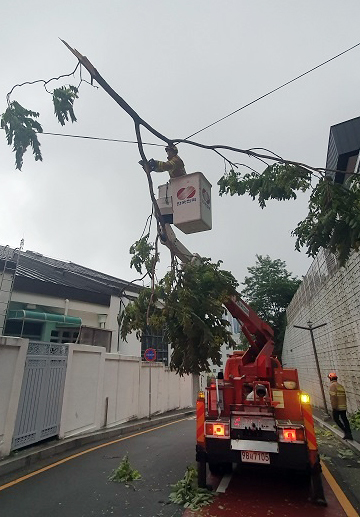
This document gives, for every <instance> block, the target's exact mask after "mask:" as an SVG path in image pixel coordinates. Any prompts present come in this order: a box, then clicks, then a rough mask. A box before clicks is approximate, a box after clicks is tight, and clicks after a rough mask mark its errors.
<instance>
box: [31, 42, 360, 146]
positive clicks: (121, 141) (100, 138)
mask: <svg viewBox="0 0 360 517" xmlns="http://www.w3.org/2000/svg"><path fill="white" fill-rule="evenodd" d="M359 46H360V42H359V43H356V45H353V46H352V47H350V48H348V49H346V50H344V51H343V52H340V54H337V55H336V56H333V57H331V58H330V59H327V60H326V61H323V62H322V63H320V64H319V65H317V66H314V67H313V68H311V69H310V70H307V72H304V73H302V74H300V75H298V76H297V77H294V78H293V79H291V80H290V81H287V82H286V83H284V84H282V85H281V86H278V87H277V88H274V89H273V90H271V91H269V92H267V93H265V94H264V95H261V96H260V97H257V98H256V99H254V100H253V101H251V102H248V103H247V104H244V106H241V107H240V108H238V109H236V110H234V111H232V112H231V113H228V114H227V115H225V116H224V117H221V118H219V119H218V120H216V121H215V122H212V123H211V124H208V125H207V126H205V127H203V128H202V129H199V130H198V131H196V132H195V133H192V134H191V135H189V136H187V137H186V138H184V140H188V139H189V138H192V137H193V136H195V135H198V134H199V133H201V132H202V131H205V129H208V128H209V127H212V126H215V124H218V123H219V122H222V121H223V120H225V119H227V118H229V117H231V116H232V115H235V113H238V112H239V111H241V110H243V109H245V108H247V107H248V106H251V105H252V104H255V102H258V101H259V100H261V99H264V98H265V97H268V96H269V95H271V94H272V93H275V92H277V91H278V90H281V88H284V87H285V86H287V85H288V84H291V83H293V82H295V81H297V80H298V79H300V78H301V77H304V76H305V75H307V74H310V72H313V71H314V70H317V69H318V68H320V67H322V66H324V65H326V64H327V63H330V62H331V61H334V59H337V58H338V57H340V56H343V55H344V54H346V53H347V52H350V50H353V49H354V48H356V47H359ZM40 134H42V135H51V136H65V137H69V138H83V139H88V140H100V141H105V142H119V143H124V144H136V145H137V144H138V142H137V141H134V140H120V139H117V138H102V137H96V136H84V135H70V134H65V133H50V132H45V131H44V132H42V133H40ZM179 143H181V142H179ZM143 144H144V145H152V146H156V147H163V145H164V144H155V143H150V142H143Z"/></svg>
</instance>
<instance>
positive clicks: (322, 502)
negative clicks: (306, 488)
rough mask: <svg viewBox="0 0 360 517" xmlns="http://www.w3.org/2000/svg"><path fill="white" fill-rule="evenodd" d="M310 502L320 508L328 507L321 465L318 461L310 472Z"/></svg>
mask: <svg viewBox="0 0 360 517" xmlns="http://www.w3.org/2000/svg"><path fill="white" fill-rule="evenodd" d="M310 500H311V502H312V503H314V504H316V505H318V506H327V502H326V499H325V494H324V488H323V484H322V478H321V465H320V461H319V460H318V461H317V462H316V463H315V465H313V467H312V468H311V471H310Z"/></svg>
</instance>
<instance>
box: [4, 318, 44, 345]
mask: <svg viewBox="0 0 360 517" xmlns="http://www.w3.org/2000/svg"><path fill="white" fill-rule="evenodd" d="M42 328H43V323H39V322H36V321H25V320H22V321H21V320H7V322H6V326H5V332H4V336H16V337H23V338H27V339H30V340H33V341H41V334H42Z"/></svg>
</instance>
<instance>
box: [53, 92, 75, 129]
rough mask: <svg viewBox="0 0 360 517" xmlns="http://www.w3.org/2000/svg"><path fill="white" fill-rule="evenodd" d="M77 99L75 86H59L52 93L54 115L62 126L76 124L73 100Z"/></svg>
mask: <svg viewBox="0 0 360 517" xmlns="http://www.w3.org/2000/svg"><path fill="white" fill-rule="evenodd" d="M77 98H78V89H77V88H76V86H71V85H69V86H68V87H66V86H61V87H60V88H56V89H55V90H54V91H53V104H54V112H55V115H56V117H57V119H58V121H59V122H60V124H61V125H62V126H64V125H65V122H68V121H69V118H70V120H71V122H76V117H75V113H74V108H73V105H74V100H75V99H77Z"/></svg>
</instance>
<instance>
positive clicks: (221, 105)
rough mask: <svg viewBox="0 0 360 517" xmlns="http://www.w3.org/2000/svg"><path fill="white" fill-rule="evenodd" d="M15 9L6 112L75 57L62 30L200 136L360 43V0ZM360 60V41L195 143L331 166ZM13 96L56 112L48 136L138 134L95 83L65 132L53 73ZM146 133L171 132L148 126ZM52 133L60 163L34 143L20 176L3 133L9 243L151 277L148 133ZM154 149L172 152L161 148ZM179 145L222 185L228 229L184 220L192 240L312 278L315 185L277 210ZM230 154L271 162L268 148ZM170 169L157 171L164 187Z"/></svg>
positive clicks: (218, 209)
mask: <svg viewBox="0 0 360 517" xmlns="http://www.w3.org/2000/svg"><path fill="white" fill-rule="evenodd" d="M0 14H1V20H2V24H1V26H2V27H1V32H0V49H1V50H0V52H1V65H2V66H1V77H0V100H1V99H2V100H1V104H0V112H3V111H4V110H5V108H6V99H5V97H6V93H7V92H8V91H9V90H10V89H11V88H12V86H13V85H14V84H17V83H22V82H24V81H33V80H36V79H49V78H51V77H56V76H58V75H60V74H64V73H69V72H71V71H72V70H73V69H74V68H75V65H76V60H75V58H74V56H72V54H71V53H70V52H69V51H68V50H67V49H66V48H65V46H64V45H63V44H62V43H61V42H60V41H59V39H58V37H61V38H62V39H65V40H66V41H67V42H68V43H69V44H70V45H71V46H73V47H75V48H76V49H78V50H79V51H80V52H81V53H82V54H84V55H86V56H87V57H88V58H89V59H90V61H91V62H92V63H93V65H94V66H95V67H96V68H97V69H98V71H99V72H100V74H101V75H102V76H103V77H104V78H105V79H106V80H107V81H108V82H109V83H110V85H111V86H112V87H113V88H114V89H115V90H116V91H117V92H118V93H119V94H120V95H121V96H122V97H123V98H124V99H125V100H126V101H127V102H128V103H129V104H130V105H131V106H132V107H133V108H134V109H135V110H136V111H137V112H138V113H139V115H140V116H141V117H142V118H144V119H145V120H146V121H147V122H149V123H150V124H151V125H152V126H153V127H154V128H156V129H157V130H158V131H160V132H161V133H163V134H166V135H167V136H169V137H171V138H181V137H187V136H188V135H189V134H191V133H193V132H195V131H197V130H198V129H200V128H202V127H204V126H206V125H207V124H210V123H212V122H213V121H215V120H217V119H218V118H221V117H223V116H225V115H226V114H228V113H230V112H232V111H234V110H236V109H237V108H239V107H241V106H242V105H244V104H246V103H248V102H250V101H252V100H253V99H255V98H257V97H259V96H261V95H263V94H264V93H266V92H268V91H269V90H272V89H273V88H276V87H277V86H279V85H281V84H283V83H284V82H286V81H288V80H290V79H292V78H293V77H295V76H297V75H299V74H301V73H303V72H305V71H307V70H308V69H310V68H312V67H314V66H316V65H318V64H319V63H321V62H323V61H325V60H327V59H329V58H331V57H332V56H334V55H336V54H338V53H339V52H341V51H343V50H345V49H347V48H349V47H351V46H352V45H355V44H356V43H358V42H359V41H360V34H359V31H358V26H359V19H360V2H359V0H342V1H341V2H339V1H338V0H316V1H314V0H302V1H301V2H299V1H295V0H222V1H220V0H191V1H190V0H181V1H180V0H178V1H175V0H167V1H165V0H148V1H145V0H142V1H140V0H122V1H120V0H118V1H115V0H103V1H102V2H99V1H94V0H86V1H85V0H77V1H76V2H74V1H71V2H70V1H69V0H62V1H61V2H54V1H51V0H32V1H31V2H30V1H26V0H21V1H20V0H2V2H1V6H0ZM359 61H360V47H358V48H356V49H354V50H352V51H351V52H348V53H347V54H345V55H344V56H342V57H340V58H338V59H336V60H334V61H332V62H331V63H329V64H327V65H325V66H324V67H322V68H320V69H319V70H316V71H314V72H312V73H311V74H309V75H307V76H305V77H303V78H301V79H299V80H298V81H296V82H294V83H292V84H290V85H289V86H287V87H285V88H284V89H281V90H280V91H278V92H276V93H274V94H272V95H271V96H269V97H266V98H265V99H263V100H260V101H259V102H257V103H255V104H254V105H252V106H250V107H248V108H246V109H244V110H242V111H240V112H239V113H237V114H235V115H233V116H232V117H230V118H228V119H226V120H224V121H223V122H220V123H219V124H217V125H215V126H213V127H211V128H210V129H207V130H206V131H204V132H202V133H200V134H199V135H197V136H196V137H194V140H195V139H196V140H197V141H199V142H202V143H205V144H226V145H231V146H235V147H240V148H244V149H245V148H254V147H264V148H266V149H269V150H272V151H274V152H275V153H277V154H279V155H281V156H283V157H285V158H287V159H291V160H297V161H301V162H305V163H307V164H310V165H313V166H318V167H323V166H325V159H326V152H327V144H328V137H329V128H330V126H331V125H333V124H337V123H339V122H342V121H344V120H348V119H350V118H354V117H357V116H359V115H360V107H359V92H360V67H359ZM84 78H87V76H86V75H85V74H84ZM70 82H71V83H73V84H76V81H74V80H72V81H70ZM61 84H63V83H60V84H59V86H60V85H61ZM52 85H54V86H57V85H56V83H51V85H50V86H52ZM12 99H13V100H14V99H16V100H18V101H19V102H20V103H21V104H22V105H23V106H25V107H26V108H28V109H32V110H35V111H40V122H41V124H42V125H43V130H44V131H45V132H56V133H66V134H73V135H85V136H93V137H103V138H116V139H125V140H134V130H133V123H132V120H131V119H130V118H129V116H128V115H127V114H126V113H125V112H123V111H122V110H121V109H120V108H119V107H118V106H117V105H116V104H115V103H114V101H113V100H112V99H111V98H110V97H109V96H108V95H107V94H106V93H105V92H104V91H103V90H101V89H95V88H92V87H91V86H90V85H88V84H86V83H83V84H82V86H81V89H80V98H79V99H78V100H77V101H76V104H75V112H76V115H77V118H78V122H77V123H75V124H68V125H67V126H65V127H64V128H62V127H61V126H60V125H59V124H58V123H57V122H56V121H55V117H54V115H53V110H52V105H51V98H50V96H49V95H47V94H46V92H45V91H44V89H43V88H42V86H41V85H33V86H24V87H22V88H16V89H15V91H14V93H13V95H12ZM143 138H144V141H147V142H154V143H160V142H159V141H157V140H156V139H155V138H154V137H153V136H151V135H149V134H148V133H147V132H144V133H143ZM40 142H41V149H42V153H43V160H44V161H43V162H42V163H40V162H35V161H34V160H33V157H32V155H31V152H30V151H28V152H27V153H26V155H25V159H24V166H23V171H22V172H19V171H15V167H14V155H13V153H12V152H11V150H10V148H9V147H8V146H7V145H6V141H5V134H4V133H3V132H0V157H1V159H0V185H1V197H0V243H1V244H3V245H4V244H9V245H11V246H14V247H15V246H18V245H19V243H20V240H21V239H22V238H24V239H25V249H30V250H33V251H37V252H39V253H42V254H44V255H48V256H51V257H54V258H59V259H62V260H70V261H72V262H76V263H79V264H81V265H84V266H87V267H90V268H93V269H96V270H99V271H102V272H105V273H108V274H112V275H115V276H117V277H120V278H123V279H126V280H131V279H133V278H136V276H137V275H136V273H135V272H134V271H133V270H130V267H129V262H130V256H129V253H128V250H129V247H130V245H131V244H132V243H133V242H134V241H135V240H137V239H138V238H139V237H140V235H141V233H142V230H143V227H144V224H145V221H146V219H147V217H148V215H149V214H150V213H151V201H150V197H149V193H148V187H147V181H146V177H145V173H144V172H143V170H142V169H141V167H140V166H139V165H138V160H139V159H140V157H139V155H138V151H137V147H136V145H133V144H123V143H111V142H104V141H91V140H85V139H75V138H65V137H60V136H50V135H42V136H40ZM146 152H147V155H148V157H149V158H150V157H154V158H157V159H165V152H164V150H163V148H161V147H158V148H157V147H152V148H149V147H147V148H146ZM179 154H180V156H181V157H182V159H183V160H184V162H185V166H186V169H187V172H193V171H202V172H203V173H204V174H205V176H206V177H207V178H208V180H209V181H210V182H211V183H212V185H213V188H212V197H213V229H212V230H211V231H208V232H203V233H201V234H193V235H184V234H182V233H181V232H179V230H176V229H175V230H176V233H177V236H178V238H179V239H180V240H181V241H182V242H183V243H184V244H185V245H186V246H187V247H188V248H189V249H190V250H191V251H192V252H194V253H195V252H196V253H199V254H201V255H203V256H207V257H211V258H212V259H213V260H214V261H215V260H219V259H221V260H223V262H224V263H223V267H224V268H225V269H228V270H231V271H232V273H233V274H234V275H235V277H236V278H237V279H238V281H239V282H242V281H243V279H244V276H245V275H246V273H247V267H249V266H252V265H254V263H255V260H256V259H255V255H256V254H262V255H266V254H268V255H270V257H271V258H273V259H276V258H280V259H282V260H285V261H286V263H287V266H288V269H289V270H290V271H292V272H293V273H294V274H296V275H298V276H300V275H303V274H305V273H306V271H307V269H308V267H309V265H310V263H311V261H310V260H309V259H308V258H307V257H306V255H305V253H298V252H296V251H294V242H295V241H294V239H293V238H292V237H291V230H292V229H294V228H295V227H296V225H297V223H298V222H299V221H300V220H301V219H303V218H304V216H305V215H306V206H307V196H306V195H303V196H301V198H300V199H298V200H297V201H294V202H283V203H280V202H271V203H269V206H268V207H267V208H266V209H264V210H261V208H260V207H259V205H258V204H257V202H253V201H252V200H251V199H249V198H246V197H240V198H239V197H232V198H231V197H229V196H223V197H221V198H220V197H219V195H218V187H217V185H216V183H217V181H218V179H219V178H220V177H221V176H222V174H223V172H224V163H223V161H222V160H221V158H220V157H218V156H216V155H215V153H212V152H210V151H206V150H201V149H198V148H193V147H190V146H187V145H181V146H179ZM229 157H230V158H232V159H235V161H242V162H245V163H247V164H248V165H251V166H252V167H254V168H256V169H257V170H259V171H261V170H262V168H263V166H262V164H261V163H260V162H258V161H257V160H254V159H251V160H250V159H248V158H245V157H242V156H240V155H237V156H235V155H229ZM166 179H167V174H166V173H165V174H164V175H161V174H154V184H155V186H157V185H159V184H161V183H164V182H165V181H166ZM161 251H162V258H161V266H160V268H159V274H160V275H161V274H162V273H163V272H164V271H166V269H167V267H168V264H169V257H168V253H167V250H166V249H165V248H164V249H161Z"/></svg>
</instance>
